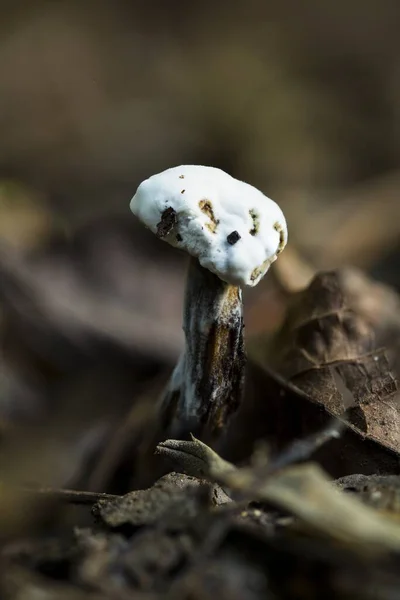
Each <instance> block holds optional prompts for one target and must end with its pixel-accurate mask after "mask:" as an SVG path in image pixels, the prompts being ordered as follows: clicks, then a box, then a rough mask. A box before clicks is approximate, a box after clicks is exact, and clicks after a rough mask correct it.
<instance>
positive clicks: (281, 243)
mask: <svg viewBox="0 0 400 600" xmlns="http://www.w3.org/2000/svg"><path fill="white" fill-rule="evenodd" d="M274 229H275V231H277V232H278V233H279V246H278V250H277V251H276V253H277V254H280V253H281V252H282V250H283V249H284V247H285V245H286V241H285V230H284V228H283V227H282V225H281V224H280V223H279V222H278V221H277V222H276V223H275V224H274Z"/></svg>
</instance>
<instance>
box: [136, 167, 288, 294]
mask: <svg viewBox="0 0 400 600" xmlns="http://www.w3.org/2000/svg"><path fill="white" fill-rule="evenodd" d="M130 208H131V211H132V212H133V214H134V215H136V216H137V217H138V218H139V219H140V220H141V221H142V222H143V223H144V224H145V225H146V226H147V227H149V229H151V231H152V232H153V233H155V234H157V235H158V237H161V238H163V239H165V241H167V242H169V243H170V244H171V245H172V246H176V247H178V248H181V249H182V250H185V251H186V252H187V253H188V254H190V255H191V256H194V257H196V258H198V260H199V262H200V264H201V265H202V266H203V267H204V268H206V269H209V270H210V271H211V272H212V273H215V274H216V275H218V277H219V278H220V279H222V280H223V281H226V282H228V283H231V284H234V285H239V286H242V285H248V286H254V285H256V284H257V283H258V282H259V281H260V279H262V277H263V276H264V275H265V273H266V272H267V271H268V269H269V267H270V265H271V263H272V262H274V260H276V258H277V256H278V254H279V253H280V252H281V251H282V250H283V248H284V247H285V245H286V242H287V226H286V220H285V217H284V216H283V213H282V211H281V209H280V208H279V206H278V205H277V204H276V203H275V202H274V201H273V200H271V199H270V198H268V197H267V196H264V194H263V193H262V192H260V191H259V190H257V189H256V188H255V187H253V186H252V185H249V184H248V183H244V182H243V181H239V180H237V179H234V178H233V177H231V176H230V175H228V173H225V172H224V171H222V170H221V169H216V168H215V167H203V166H200V165H183V166H180V167H173V168H171V169H167V170H166V171H163V172H162V173H158V174H157V175H153V176H152V177H149V179H146V180H145V181H143V182H142V183H141V184H140V185H139V187H138V189H137V191H136V194H135V195H134V197H133V198H132V200H131V203H130Z"/></svg>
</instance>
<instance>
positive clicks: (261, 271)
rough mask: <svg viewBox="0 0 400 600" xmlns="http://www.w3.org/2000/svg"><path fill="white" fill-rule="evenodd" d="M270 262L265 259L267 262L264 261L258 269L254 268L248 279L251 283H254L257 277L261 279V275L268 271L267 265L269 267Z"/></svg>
mask: <svg viewBox="0 0 400 600" xmlns="http://www.w3.org/2000/svg"><path fill="white" fill-rule="evenodd" d="M270 262H271V261H270V260H269V259H268V258H267V260H264V262H263V263H262V265H260V266H259V267H256V268H255V269H253V271H252V273H251V275H250V279H251V281H255V280H256V279H258V278H259V277H261V275H264V273H265V272H266V270H267V269H268V267H269V265H270Z"/></svg>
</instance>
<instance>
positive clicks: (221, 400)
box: [130, 165, 287, 434]
mask: <svg viewBox="0 0 400 600" xmlns="http://www.w3.org/2000/svg"><path fill="white" fill-rule="evenodd" d="M130 208H131V211H132V212H133V213H134V215H136V217H138V218H139V219H140V220H141V221H142V222H143V223H144V225H146V226H147V227H148V228H149V229H150V230H151V231H152V232H153V233H155V235H156V236H157V237H159V238H161V239H163V240H165V241H166V242H168V243H169V244H171V245H172V246H175V247H177V248H180V249H182V250H184V251H185V252H187V253H188V254H189V256H190V263H189V270H188V276H187V285H186V293H185V304H184V315H183V329H184V333H185V342H186V344H185V349H184V352H183V354H182V355H181V357H180V359H179V360H178V363H177V365H176V367H175V369H174V371H173V373H172V376H171V378H170V381H169V383H168V385H167V388H166V390H165V393H164V397H163V410H164V417H165V425H166V427H168V428H169V430H170V431H169V432H170V433H171V429H172V431H173V432H174V433H177V432H179V431H180V430H182V428H192V429H193V425H197V424H199V423H200V424H201V426H202V427H203V428H206V429H207V430H209V431H210V432H212V433H214V434H216V433H219V432H221V430H222V428H224V427H225V426H226V424H227V422H228V419H229V417H230V416H231V415H232V414H233V413H234V412H235V411H236V410H237V408H238V406H239V404H240V401H241V397H242V394H243V386H244V370H245V350H244V342H243V327H244V326H243V304H242V290H241V287H243V286H255V285H257V283H258V282H259V281H260V280H261V279H262V277H263V276H264V275H265V273H266V272H267V271H268V269H269V267H270V265H271V263H273V262H274V261H275V260H276V258H277V256H278V254H279V253H280V252H281V251H282V250H283V248H284V247H285V245H286V242H287V227H286V221H285V217H284V215H283V213H282V211H281V209H280V208H279V206H278V205H277V204H276V203H275V202H274V201H273V200H271V199H270V198H267V197H266V196H265V195H264V194H263V193H262V192H260V191H259V190H257V189H256V188H255V187H253V186H251V185H249V184H247V183H244V182H242V181H239V180H237V179H234V178H233V177H231V176H230V175H228V174H227V173H225V172H224V171H222V170H221V169H217V168H214V167H205V166H200V165H183V166H179V167H173V168H170V169H167V170H166V171H163V172H162V173H159V174H157V175H153V176H152V177H150V178H149V179H146V180H145V181H143V182H142V183H141V184H140V185H139V187H138V189H137V191H136V194H135V195H134V197H133V198H132V200H131V203H130ZM194 429H195V430H196V429H197V430H198V427H195V428H194Z"/></svg>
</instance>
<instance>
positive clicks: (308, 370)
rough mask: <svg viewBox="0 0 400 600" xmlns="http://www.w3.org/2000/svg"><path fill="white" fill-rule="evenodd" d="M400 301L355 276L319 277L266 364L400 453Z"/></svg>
mask: <svg viewBox="0 0 400 600" xmlns="http://www.w3.org/2000/svg"><path fill="white" fill-rule="evenodd" d="M399 341H400V300H399V298H398V297H397V296H396V295H395V294H394V293H393V292H392V291H391V290H389V289H387V288H386V287H384V286H381V285H379V284H376V283H374V282H372V281H369V280H368V279H367V278H365V277H363V276H362V275H360V274H359V273H357V272H353V271H351V270H344V271H333V272H329V273H321V274H319V275H317V276H316V277H315V278H314V279H313V281H312V282H311V284H310V285H309V287H308V288H307V289H306V290H304V291H303V292H301V293H299V294H297V295H296V296H295V297H294V300H293V302H292V304H291V306H290V308H289V310H288V312H287V316H286V320H285V322H284V324H283V326H282V328H281V329H280V331H279V332H278V334H277V335H276V337H275V339H273V340H272V341H271V343H270V345H269V348H268V350H267V351H265V353H264V356H263V357H262V361H263V362H264V361H265V362H267V363H269V364H270V365H271V366H272V368H274V369H276V371H277V372H278V373H279V374H280V375H282V376H283V377H284V378H285V379H286V380H287V381H288V382H290V383H291V384H293V385H294V386H296V387H297V388H299V389H301V390H302V391H303V392H305V393H306V394H307V395H308V396H309V397H310V399H312V400H313V401H314V402H316V403H317V404H320V405H323V406H324V407H325V408H326V409H327V410H328V411H329V412H330V413H332V414H334V415H340V414H342V413H343V412H344V411H345V410H347V409H348V420H349V422H350V424H351V425H352V427H353V429H354V430H355V431H356V432H358V434H359V435H361V436H362V437H363V438H369V439H372V440H375V441H377V442H379V443H380V444H381V445H383V446H385V447H386V448H389V449H391V450H394V451H396V452H399V451H400V404H399V402H400V396H399V391H398V380H397V378H396V373H395V370H396V362H395V357H396V352H398V350H397V348H398V347H399Z"/></svg>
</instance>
